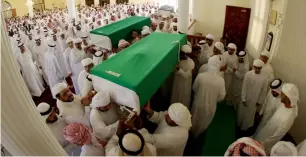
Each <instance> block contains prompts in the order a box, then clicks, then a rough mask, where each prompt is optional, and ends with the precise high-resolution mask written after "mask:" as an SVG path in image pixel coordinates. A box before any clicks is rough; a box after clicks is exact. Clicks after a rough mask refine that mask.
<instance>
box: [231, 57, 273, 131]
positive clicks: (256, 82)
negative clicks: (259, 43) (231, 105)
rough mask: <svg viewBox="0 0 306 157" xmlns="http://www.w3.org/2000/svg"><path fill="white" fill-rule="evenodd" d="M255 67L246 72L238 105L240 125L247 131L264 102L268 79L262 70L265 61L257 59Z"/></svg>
mask: <svg viewBox="0 0 306 157" xmlns="http://www.w3.org/2000/svg"><path fill="white" fill-rule="evenodd" d="M253 66H254V69H253V70H252V71H249V72H247V73H246V75H245V77H244V80H243V85H242V93H241V101H242V103H241V104H240V105H239V107H238V122H237V123H238V126H239V127H240V129H241V130H243V131H247V129H249V128H250V127H252V126H253V124H254V118H255V114H256V108H257V107H259V106H261V104H263V102H264V100H265V98H266V94H267V85H268V80H267V77H266V75H265V74H263V73H262V72H261V68H262V67H263V66H264V62H263V61H262V60H260V59H257V60H255V61H254V63H253Z"/></svg>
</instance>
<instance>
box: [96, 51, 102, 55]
mask: <svg viewBox="0 0 306 157" xmlns="http://www.w3.org/2000/svg"><path fill="white" fill-rule="evenodd" d="M102 54H103V52H101V51H97V52H96V53H95V55H96V56H101V55H102Z"/></svg>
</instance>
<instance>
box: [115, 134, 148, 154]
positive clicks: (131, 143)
mask: <svg viewBox="0 0 306 157" xmlns="http://www.w3.org/2000/svg"><path fill="white" fill-rule="evenodd" d="M119 146H120V149H121V150H122V152H123V155H124V156H138V155H140V154H141V153H142V151H143V149H144V146H145V140H144V138H143V136H142V135H141V134H140V133H139V132H138V131H137V130H126V131H124V133H123V134H122V135H121V136H119Z"/></svg>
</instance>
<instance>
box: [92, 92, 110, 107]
mask: <svg viewBox="0 0 306 157" xmlns="http://www.w3.org/2000/svg"><path fill="white" fill-rule="evenodd" d="M110 102H111V101H110V94H109V92H98V93H97V94H96V95H95V96H94V97H93V98H92V102H91V104H90V107H91V108H97V107H105V106H107V105H108V104H109V103H110Z"/></svg>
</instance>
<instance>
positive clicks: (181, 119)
mask: <svg viewBox="0 0 306 157" xmlns="http://www.w3.org/2000/svg"><path fill="white" fill-rule="evenodd" d="M165 120H166V122H167V124H168V125H169V126H179V127H181V128H184V129H189V128H190V127H191V126H192V124H191V114H190V112H189V110H188V109H187V107H186V106H184V105H183V104H181V103H174V104H172V105H171V106H170V107H169V109H168V112H167V114H165Z"/></svg>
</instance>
